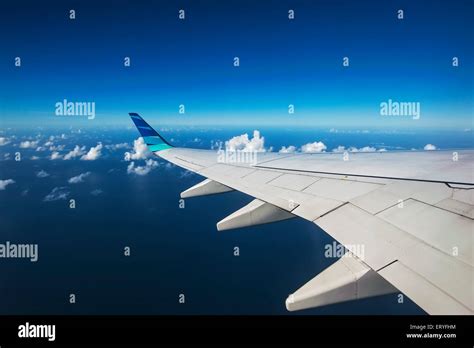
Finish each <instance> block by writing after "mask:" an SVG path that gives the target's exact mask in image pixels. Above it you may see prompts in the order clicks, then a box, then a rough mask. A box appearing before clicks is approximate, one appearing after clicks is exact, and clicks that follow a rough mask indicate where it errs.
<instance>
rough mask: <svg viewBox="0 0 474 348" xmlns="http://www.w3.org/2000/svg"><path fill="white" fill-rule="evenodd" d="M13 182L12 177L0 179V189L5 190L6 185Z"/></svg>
mask: <svg viewBox="0 0 474 348" xmlns="http://www.w3.org/2000/svg"><path fill="white" fill-rule="evenodd" d="M14 183H15V180H13V179H7V180H0V191H3V190H5V189H6V187H7V186H8V185H11V184H14Z"/></svg>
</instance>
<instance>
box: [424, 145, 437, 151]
mask: <svg viewBox="0 0 474 348" xmlns="http://www.w3.org/2000/svg"><path fill="white" fill-rule="evenodd" d="M423 150H426V151H434V150H436V146H434V145H433V144H426V145H425V147H424V148H423Z"/></svg>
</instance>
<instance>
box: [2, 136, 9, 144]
mask: <svg viewBox="0 0 474 348" xmlns="http://www.w3.org/2000/svg"><path fill="white" fill-rule="evenodd" d="M7 144H10V140H9V139H8V138H5V137H0V146H4V145H7Z"/></svg>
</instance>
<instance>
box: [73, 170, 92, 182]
mask: <svg viewBox="0 0 474 348" xmlns="http://www.w3.org/2000/svg"><path fill="white" fill-rule="evenodd" d="M89 175H91V172H86V173H82V174H79V175H77V176H73V177H72V178H70V179H69V180H68V181H67V182H68V183H70V184H79V183H81V182H84V179H85V178H87V177H88V176H89Z"/></svg>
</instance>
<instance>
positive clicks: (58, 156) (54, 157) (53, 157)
mask: <svg viewBox="0 0 474 348" xmlns="http://www.w3.org/2000/svg"><path fill="white" fill-rule="evenodd" d="M62 157H63V156H62V155H60V154H59V152H57V151H55V152H53V153H52V154H51V157H50V158H51V160H57V159H60V158H62Z"/></svg>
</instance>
